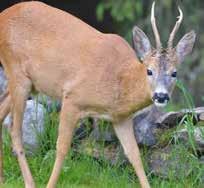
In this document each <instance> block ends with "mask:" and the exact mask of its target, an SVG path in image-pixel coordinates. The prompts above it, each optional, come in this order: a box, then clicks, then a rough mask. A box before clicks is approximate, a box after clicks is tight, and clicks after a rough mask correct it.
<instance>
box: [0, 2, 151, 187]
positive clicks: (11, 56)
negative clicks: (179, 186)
mask: <svg viewBox="0 0 204 188" xmlns="http://www.w3.org/2000/svg"><path fill="white" fill-rule="evenodd" d="M0 61H1V62H2V64H3V67H4V69H5V72H6V75H7V78H8V80H9V81H8V87H9V93H10V95H11V102H10V96H7V97H5V100H6V101H9V102H8V103H6V102H4V101H3V102H2V104H1V106H0V107H1V110H2V113H0V115H1V117H0V119H1V120H2V119H3V117H5V115H6V112H7V111H8V110H7V109H8V108H10V107H11V110H12V115H13V126H12V131H11V137H12V143H13V148H14V150H15V152H16V153H17V157H18V161H19V165H20V168H21V171H22V174H23V177H24V181H25V186H26V187H27V188H33V187H35V185H34V181H33V178H32V176H31V173H30V170H29V167H28V165H27V162H26V158H25V154H24V153H23V147H22V140H21V125H22V117H23V112H24V107H25V101H26V99H27V97H28V96H29V94H30V92H31V90H32V89H35V90H37V91H39V92H43V93H45V94H47V95H49V96H52V97H55V98H58V99H61V100H62V111H61V114H60V125H59V133H58V134H59V136H58V140H57V154H56V161H55V165H54V168H53V172H52V175H51V177H50V180H49V183H48V185H47V188H52V187H55V186H56V182H57V179H58V176H59V173H60V169H61V167H62V163H63V160H64V157H65V155H66V154H67V151H68V148H69V146H70V143H71V138H72V132H73V129H74V127H75V126H76V124H77V121H78V120H79V119H80V118H82V117H85V116H87V115H93V116H99V117H102V116H106V117H107V118H108V119H110V120H111V121H112V123H113V126H114V128H115V130H116V134H117V135H118V138H119V140H120V141H121V144H122V145H123V147H124V151H125V153H126V154H127V157H128V158H129V160H130V162H131V163H132V164H133V166H134V168H135V171H136V173H137V175H138V178H139V180H140V183H141V186H142V187H143V188H148V187H149V184H148V181H147V178H146V176H145V172H144V169H143V166H142V162H141V159H140V154H139V150H138V147H137V143H136V141H135V138H134V135H133V129H132V121H131V120H130V117H131V115H132V114H133V113H134V112H135V111H137V110H139V109H141V108H143V107H145V106H147V105H149V104H150V103H151V96H150V88H149V84H148V82H147V76H146V68H145V66H144V65H142V64H140V63H139V61H138V60H137V58H136V56H135V52H134V51H133V49H132V48H131V47H130V46H129V45H128V43H127V42H126V41H125V40H123V39H122V38H121V37H119V36H117V35H114V34H103V33H101V32H99V31H97V30H95V29H94V28H92V27H90V26H89V25H87V24H86V23H84V22H82V21H81V20H79V19H77V18H76V17H73V16H72V15H70V14H68V13H65V12H63V11H60V10H58V9H55V8H52V7H50V6H47V5H45V4H43V3H39V2H27V3H20V4H17V5H15V6H13V7H11V8H9V9H7V10H5V11H3V12H2V13H1V14H0ZM8 97H9V98H8ZM4 103H6V104H7V105H6V107H5V104H4ZM11 104H12V105H11ZM4 109H5V110H4ZM0 112H1V111H0ZM0 175H1V174H0ZM1 177H2V176H1Z"/></svg>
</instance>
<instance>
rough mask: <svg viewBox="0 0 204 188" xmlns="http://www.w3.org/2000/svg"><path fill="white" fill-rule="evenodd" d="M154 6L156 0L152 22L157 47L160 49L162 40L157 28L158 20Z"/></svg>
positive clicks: (152, 12) (152, 11)
mask: <svg viewBox="0 0 204 188" xmlns="http://www.w3.org/2000/svg"><path fill="white" fill-rule="evenodd" d="M154 7H155V1H154V2H153V3H152V10H151V23H152V30H153V33H154V37H155V41H156V48H157V49H160V48H161V40H160V36H159V32H158V29H157V25H156V20H155V16H154Z"/></svg>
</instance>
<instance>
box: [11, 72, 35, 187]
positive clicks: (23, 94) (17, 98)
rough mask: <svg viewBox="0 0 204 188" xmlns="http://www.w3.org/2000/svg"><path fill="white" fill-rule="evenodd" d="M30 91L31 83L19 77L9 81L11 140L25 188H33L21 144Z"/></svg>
mask: <svg viewBox="0 0 204 188" xmlns="http://www.w3.org/2000/svg"><path fill="white" fill-rule="evenodd" d="M30 90H31V81H30V80H29V79H28V78H26V77H23V76H22V75H21V76H20V78H19V80H18V81H15V80H10V82H9V92H10V94H11V100H12V117H13V124H12V126H11V139H12V144H13V150H14V152H15V153H16V155H17V159H18V163H19V166H20V169H21V173H22V175H23V179H24V183H25V187H26V188H34V187H35V184H34V181H33V178H32V175H31V172H30V169H29V166H28V163H27V160H26V157H25V153H24V149H23V143H22V130H21V128H22V122H23V114H24V108H25V105H26V100H27V98H28V95H29V93H30Z"/></svg>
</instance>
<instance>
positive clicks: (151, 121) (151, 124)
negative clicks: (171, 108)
mask: <svg viewBox="0 0 204 188" xmlns="http://www.w3.org/2000/svg"><path fill="white" fill-rule="evenodd" d="M162 114H163V112H162V111H161V109H159V108H157V107H156V106H155V105H152V106H150V107H147V108H145V109H143V110H141V111H139V112H138V113H136V115H135V118H134V120H133V124H134V126H133V128H134V133H135V137H136V140H137V143H138V144H139V145H145V146H153V145H155V144H156V135H155V130H156V128H157V124H156V121H157V119H158V118H159V117H160V116H161V115H162Z"/></svg>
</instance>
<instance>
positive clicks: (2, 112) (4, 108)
mask: <svg viewBox="0 0 204 188" xmlns="http://www.w3.org/2000/svg"><path fill="white" fill-rule="evenodd" d="M0 101H1V102H0V124H1V125H0V183H3V179H4V178H3V151H2V150H3V149H2V145H3V142H2V122H3V120H4V119H5V117H6V116H7V115H8V113H9V111H10V106H11V97H10V95H9V93H8V91H6V92H5V94H4V95H3V96H2V97H1V99H0Z"/></svg>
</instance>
